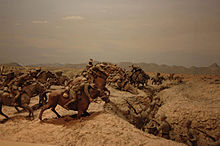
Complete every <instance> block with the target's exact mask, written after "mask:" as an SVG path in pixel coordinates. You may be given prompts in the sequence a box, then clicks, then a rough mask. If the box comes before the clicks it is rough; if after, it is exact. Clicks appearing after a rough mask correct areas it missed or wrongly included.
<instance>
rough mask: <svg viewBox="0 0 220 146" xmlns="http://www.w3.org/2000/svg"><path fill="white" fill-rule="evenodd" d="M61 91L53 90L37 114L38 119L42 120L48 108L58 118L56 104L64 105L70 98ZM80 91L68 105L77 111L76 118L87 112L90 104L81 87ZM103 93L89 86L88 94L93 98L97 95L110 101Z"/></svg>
mask: <svg viewBox="0 0 220 146" xmlns="http://www.w3.org/2000/svg"><path fill="white" fill-rule="evenodd" d="M106 89H107V88H104V90H106ZM107 90H108V89H107ZM107 90H106V91H107ZM63 93H64V91H63V90H60V91H54V92H52V93H51V94H50V95H49V100H48V103H47V104H46V105H45V106H44V107H43V108H42V110H41V111H40V114H39V119H40V120H42V115H43V112H44V111H45V110H47V109H49V108H51V110H52V111H53V112H54V113H55V114H56V115H57V117H58V118H60V117H61V116H60V115H59V114H58V113H57V111H56V110H55V108H56V106H57V104H59V105H60V106H62V107H64V105H65V104H66V103H67V102H69V101H70V100H71V99H70V98H65V97H63ZM80 93H81V94H77V100H76V101H75V102H72V103H70V104H69V105H68V109H70V110H74V111H78V114H77V118H80V117H81V116H82V114H88V112H87V109H88V107H89V104H90V100H89V97H88V96H87V95H86V93H85V92H84V90H83V89H80ZM103 93H105V92H100V90H99V89H98V88H92V87H91V86H89V94H90V95H91V97H92V98H93V99H95V98H97V97H101V99H102V100H103V101H105V102H107V103H108V102H110V100H109V98H108V96H109V95H107V94H103Z"/></svg>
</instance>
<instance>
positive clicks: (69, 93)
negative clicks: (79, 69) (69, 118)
mask: <svg viewBox="0 0 220 146" xmlns="http://www.w3.org/2000/svg"><path fill="white" fill-rule="evenodd" d="M89 86H90V84H89V83H88V82H87V81H86V79H85V80H82V82H81V83H80V84H77V85H75V86H72V87H71V88H66V89H65V91H64V94H63V96H64V97H65V98H70V101H68V102H67V103H66V104H65V105H64V108H66V109H68V105H69V104H70V103H72V102H74V101H76V100H77V94H81V93H80V89H83V91H84V92H85V94H86V95H87V96H88V97H89V99H90V102H92V98H91V96H90V94H89Z"/></svg>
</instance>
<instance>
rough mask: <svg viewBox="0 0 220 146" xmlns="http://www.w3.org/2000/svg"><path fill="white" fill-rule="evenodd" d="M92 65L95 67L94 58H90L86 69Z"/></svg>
mask: <svg viewBox="0 0 220 146" xmlns="http://www.w3.org/2000/svg"><path fill="white" fill-rule="evenodd" d="M91 67H93V59H89V63H88V64H87V65H86V70H87V71H88V70H89V69H90V68H91Z"/></svg>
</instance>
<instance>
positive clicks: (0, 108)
mask: <svg viewBox="0 0 220 146" xmlns="http://www.w3.org/2000/svg"><path fill="white" fill-rule="evenodd" d="M0 114H1V115H2V116H4V117H5V118H6V119H9V117H8V116H7V115H5V114H4V113H3V112H2V103H0Z"/></svg>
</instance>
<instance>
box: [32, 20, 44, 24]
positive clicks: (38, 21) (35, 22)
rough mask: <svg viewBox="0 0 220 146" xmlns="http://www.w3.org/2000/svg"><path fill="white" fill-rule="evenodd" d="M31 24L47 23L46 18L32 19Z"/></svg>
mask: <svg viewBox="0 0 220 146" xmlns="http://www.w3.org/2000/svg"><path fill="white" fill-rule="evenodd" d="M32 23H33V24H47V23H48V22H47V21H46V20H34V21H32Z"/></svg>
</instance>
